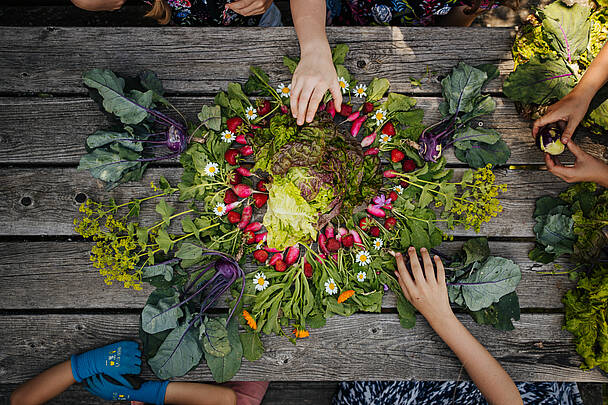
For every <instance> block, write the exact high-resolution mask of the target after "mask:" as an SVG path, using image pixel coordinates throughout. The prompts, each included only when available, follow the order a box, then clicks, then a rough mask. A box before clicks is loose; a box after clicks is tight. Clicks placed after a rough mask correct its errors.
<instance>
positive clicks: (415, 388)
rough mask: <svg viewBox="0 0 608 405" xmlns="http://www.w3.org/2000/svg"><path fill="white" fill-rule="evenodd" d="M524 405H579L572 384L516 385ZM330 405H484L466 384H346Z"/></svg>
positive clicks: (358, 382) (470, 383) (372, 382)
mask: <svg viewBox="0 0 608 405" xmlns="http://www.w3.org/2000/svg"><path fill="white" fill-rule="evenodd" d="M516 385H517V388H518V389H519V393H520V394H521V398H522V400H523V402H524V404H525V405H583V400H582V399H581V395H580V393H579V391H578V387H577V385H576V384H575V383H558V382H540V383H527V382H523V383H517V384H516ZM333 404H334V405H442V404H446V405H449V404H457V405H487V404H488V403H487V401H486V400H485V399H484V398H483V396H482V395H481V392H480V391H479V390H478V389H477V387H476V386H475V384H473V383H472V382H470V381H460V382H457V381H347V382H341V383H340V384H339V388H338V393H337V394H336V396H335V397H334V400H333Z"/></svg>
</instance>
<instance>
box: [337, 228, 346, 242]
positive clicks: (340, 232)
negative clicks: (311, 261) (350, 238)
mask: <svg viewBox="0 0 608 405" xmlns="http://www.w3.org/2000/svg"><path fill="white" fill-rule="evenodd" d="M344 235H348V230H347V229H346V228H343V227H339V228H338V233H337V234H336V236H335V238H336V240H338V241H339V242H340V241H341V239H342V237H343V236H344Z"/></svg>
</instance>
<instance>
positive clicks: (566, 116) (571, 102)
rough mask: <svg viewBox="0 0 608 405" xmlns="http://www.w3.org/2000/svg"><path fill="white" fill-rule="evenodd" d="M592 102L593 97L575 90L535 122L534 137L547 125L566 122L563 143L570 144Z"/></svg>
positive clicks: (549, 108) (551, 106) (550, 107)
mask: <svg viewBox="0 0 608 405" xmlns="http://www.w3.org/2000/svg"><path fill="white" fill-rule="evenodd" d="M590 102H591V97H587V96H585V95H583V94H581V93H579V92H577V91H576V89H575V90H573V91H572V92H571V93H570V94H568V95H567V96H566V97H564V98H562V99H561V100H559V101H558V102H557V103H555V104H552V105H550V106H549V107H548V108H547V112H546V113H545V115H543V116H542V117H540V118H539V119H537V120H536V121H534V126H533V127H532V135H533V136H534V137H536V135H537V134H538V130H539V129H540V128H541V127H544V126H545V125H547V124H551V123H553V122H558V121H565V122H566V128H565V129H564V132H563V134H562V139H561V141H562V143H563V144H564V145H566V144H568V142H569V141H570V138H572V135H573V134H574V130H575V129H576V127H578V124H580V122H581V121H582V120H583V118H584V117H585V114H586V113H587V109H588V108H589V103H590Z"/></svg>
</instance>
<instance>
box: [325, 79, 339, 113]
mask: <svg viewBox="0 0 608 405" xmlns="http://www.w3.org/2000/svg"><path fill="white" fill-rule="evenodd" d="M329 92H330V93H331V96H332V97H333V98H334V107H336V111H337V112H340V111H342V89H341V88H340V85H339V84H338V80H336V81H335V83H334V84H333V85H332V86H330V87H329ZM323 93H325V91H324V92H323Z"/></svg>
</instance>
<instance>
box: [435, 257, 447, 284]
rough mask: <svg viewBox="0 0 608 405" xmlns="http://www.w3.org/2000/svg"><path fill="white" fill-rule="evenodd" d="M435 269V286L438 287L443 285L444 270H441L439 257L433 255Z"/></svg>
mask: <svg viewBox="0 0 608 405" xmlns="http://www.w3.org/2000/svg"><path fill="white" fill-rule="evenodd" d="M433 259H434V260H435V267H436V268H437V284H439V285H440V286H443V285H445V269H444V268H443V262H442V261H441V259H440V258H439V256H437V255H435V257H434V258H433Z"/></svg>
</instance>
